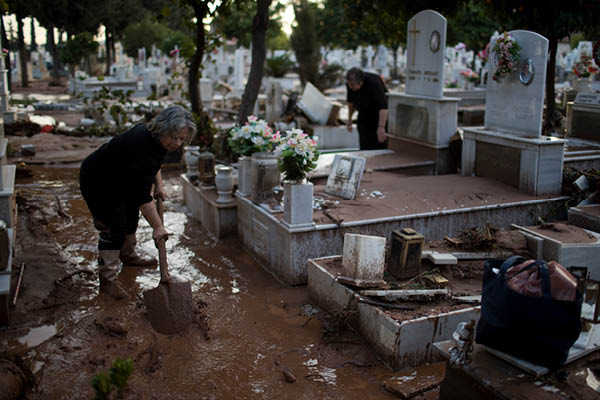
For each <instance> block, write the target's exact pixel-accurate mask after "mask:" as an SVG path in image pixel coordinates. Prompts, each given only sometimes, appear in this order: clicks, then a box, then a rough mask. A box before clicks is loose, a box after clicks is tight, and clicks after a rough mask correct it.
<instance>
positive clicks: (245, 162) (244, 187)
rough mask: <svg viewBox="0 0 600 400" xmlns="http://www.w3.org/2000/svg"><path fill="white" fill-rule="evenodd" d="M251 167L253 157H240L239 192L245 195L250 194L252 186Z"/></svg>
mask: <svg viewBox="0 0 600 400" xmlns="http://www.w3.org/2000/svg"><path fill="white" fill-rule="evenodd" d="M251 167H252V158H250V157H248V156H242V157H240V158H239V159H238V192H240V194H241V195H243V196H248V195H249V194H250V189H251V187H252V186H251V183H252V182H251V175H250V174H251Z"/></svg>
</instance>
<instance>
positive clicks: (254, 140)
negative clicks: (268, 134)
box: [251, 136, 265, 146]
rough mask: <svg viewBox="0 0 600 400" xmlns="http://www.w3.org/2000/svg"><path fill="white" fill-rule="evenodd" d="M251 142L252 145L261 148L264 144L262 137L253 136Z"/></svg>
mask: <svg viewBox="0 0 600 400" xmlns="http://www.w3.org/2000/svg"><path fill="white" fill-rule="evenodd" d="M251 140H252V143H254V144H255V145H257V146H262V145H263V144H265V139H264V138H263V137H262V136H253V137H252V139H251Z"/></svg>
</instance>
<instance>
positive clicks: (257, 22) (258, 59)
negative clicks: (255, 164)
mask: <svg viewBox="0 0 600 400" xmlns="http://www.w3.org/2000/svg"><path fill="white" fill-rule="evenodd" d="M271 1H272V0H258V2H257V5H256V15H255V16H254V19H253V20H252V63H251V65H250V76H249V77H248V82H247V83H246V87H245V88H244V94H243V96H242V104H241V106H240V112H239V114H238V124H239V125H243V124H244V122H245V121H246V119H247V118H248V115H250V114H251V113H252V111H253V109H254V103H255V102H256V98H257V97H258V91H259V90H260V84H261V82H262V77H263V72H264V65H265V57H266V55H267V49H266V47H265V36H266V32H267V25H268V23H269V6H270V5H271Z"/></svg>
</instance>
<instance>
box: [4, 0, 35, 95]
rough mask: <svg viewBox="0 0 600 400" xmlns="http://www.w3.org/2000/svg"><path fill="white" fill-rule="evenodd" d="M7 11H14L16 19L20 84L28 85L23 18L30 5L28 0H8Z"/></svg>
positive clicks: (28, 11) (26, 14)
mask: <svg viewBox="0 0 600 400" xmlns="http://www.w3.org/2000/svg"><path fill="white" fill-rule="evenodd" d="M7 6H8V11H9V12H10V13H14V14H15V17H16V20H17V43H18V45H19V65H20V66H21V86H22V87H29V76H28V75H27V49H26V47H25V37H24V35H23V18H25V17H27V16H28V15H31V11H32V7H31V4H29V3H28V2H23V1H19V0H8V2H7Z"/></svg>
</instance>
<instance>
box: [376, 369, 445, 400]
mask: <svg viewBox="0 0 600 400" xmlns="http://www.w3.org/2000/svg"><path fill="white" fill-rule="evenodd" d="M411 371H412V372H411V373H408V370H407V371H406V372H405V375H398V376H394V377H392V378H390V379H387V380H386V381H384V382H383V388H384V389H385V390H387V391H388V392H390V393H393V394H395V395H397V396H398V397H400V398H401V399H412V398H413V397H415V396H418V395H420V394H423V393H425V392H428V391H430V390H432V389H435V388H437V387H438V386H439V385H440V383H441V382H442V380H443V379H444V376H445V371H446V370H445V363H434V364H426V365H423V366H420V367H417V368H415V369H411Z"/></svg>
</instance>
